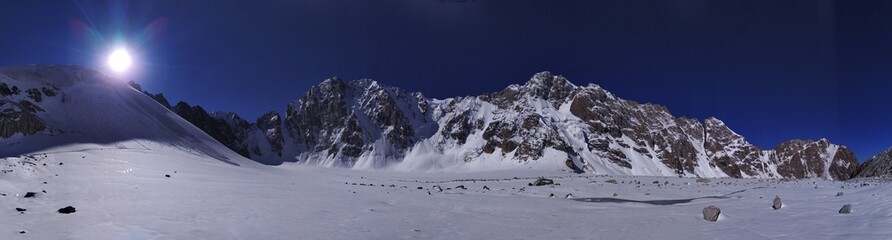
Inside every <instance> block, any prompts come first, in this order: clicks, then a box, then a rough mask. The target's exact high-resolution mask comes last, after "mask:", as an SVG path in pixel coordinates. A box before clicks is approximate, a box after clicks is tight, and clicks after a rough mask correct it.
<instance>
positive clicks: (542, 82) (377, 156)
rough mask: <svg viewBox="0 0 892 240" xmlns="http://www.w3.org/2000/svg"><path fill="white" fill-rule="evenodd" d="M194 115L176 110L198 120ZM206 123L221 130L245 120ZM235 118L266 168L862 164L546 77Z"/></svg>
mask: <svg viewBox="0 0 892 240" xmlns="http://www.w3.org/2000/svg"><path fill="white" fill-rule="evenodd" d="M146 94H147V95H149V96H155V95H152V94H149V93H147V92H146ZM153 98H156V97H153ZM156 100H158V99H156ZM164 101H166V100H165V99H163V97H162V99H160V100H159V102H164ZM162 104H163V103H162ZM168 105H169V104H168ZM186 106H188V104H186ZM174 108H176V106H174ZM185 109H186V108H183V111H175V112H178V113H179V112H183V113H184V114H183V115H186V116H190V115H192V114H191V113H189V111H185ZM207 115H208V116H211V115H214V116H215V117H214V118H216V119H218V120H219V122H218V124H222V125H233V124H232V121H225V119H227V118H228V119H232V118H238V119H240V118H239V117H238V115H237V114H234V113H223V112H219V113H210V114H207ZM190 118H194V117H190ZM202 118H203V117H202ZM187 119H188V118H187ZM190 122H191V121H190ZM196 122H199V123H200V122H201V121H199V120H197V119H196ZM235 122H238V123H239V124H234V125H236V127H230V128H231V129H232V130H231V131H233V132H238V133H239V134H234V135H236V136H238V137H236V138H237V140H236V141H234V142H233V143H230V144H226V145H227V146H230V148H231V149H234V150H237V152H239V153H240V154H242V155H244V156H246V157H249V158H251V159H254V160H257V161H260V162H263V163H266V164H281V163H285V162H303V163H308V164H315V165H322V166H337V167H352V168H394V169H404V170H413V169H412V168H413V167H408V166H415V167H416V168H417V167H419V166H430V165H433V166H438V165H442V163H429V162H428V163H415V162H413V161H416V160H414V159H408V161H404V160H406V159H407V156H410V155H412V156H415V155H419V154H420V155H426V156H427V155H430V153H428V152H425V151H422V150H420V149H428V150H427V151H431V152H433V155H435V156H437V157H436V158H446V160H443V162H448V163H449V164H447V165H448V166H438V167H446V168H448V167H454V166H455V165H458V164H462V162H464V163H471V162H474V161H475V160H480V161H508V162H517V163H518V164H515V166H512V167H517V166H518V165H519V166H523V165H524V164H527V163H531V162H535V161H537V160H539V159H540V158H543V157H544V158H547V160H545V161H552V164H550V165H552V166H553V165H555V164H554V162H560V163H561V164H558V165H563V166H566V167H567V168H569V169H570V170H574V171H578V172H595V173H607V174H632V175H669V176H673V175H675V176H699V177H725V176H727V177H778V178H806V177H819V178H832V179H848V178H851V177H853V176H854V175H855V174H856V173H857V171H858V165H859V164H858V162H857V159H855V157H854V154H853V153H852V152H851V151H850V150H848V148H846V147H845V146H840V145H836V144H832V143H830V142H829V141H828V140H826V139H819V140H796V139H794V140H789V141H785V142H782V143H779V144H778V145H777V146H775V148H774V149H765V150H763V149H762V148H760V147H757V146H755V145H752V144H750V143H749V142H747V141H746V139H745V138H744V137H743V136H741V135H739V134H737V133H735V132H734V131H732V130H731V129H730V128H729V127H728V126H727V125H726V124H725V123H724V122H722V121H721V120H719V119H717V118H714V117H710V118H707V119H704V120H703V121H702V122H701V121H699V120H697V119H693V118H685V117H675V116H673V115H672V114H671V113H670V112H669V110H668V108H667V107H666V106H663V105H659V104H652V103H637V102H634V101H630V100H625V99H622V98H619V97H616V96H615V95H613V94H612V93H610V92H608V91H607V90H605V89H603V88H601V87H600V86H598V85H597V84H588V85H586V86H577V85H575V84H573V83H572V82H570V81H569V80H567V79H566V78H564V77H563V76H560V75H553V74H551V73H550V72H547V71H544V72H539V73H536V74H534V75H533V77H531V78H530V79H529V80H528V81H527V82H525V83H524V84H511V85H509V86H507V87H506V88H505V89H503V90H501V91H497V92H493V93H488V94H482V95H478V96H461V97H453V98H445V99H431V98H426V97H424V95H423V94H421V93H412V92H408V91H405V90H402V89H400V88H397V87H390V86H385V85H382V84H380V83H379V82H378V81H375V80H371V79H359V80H352V81H344V80H343V79H340V78H337V77H333V78H329V79H326V80H324V81H322V82H321V83H320V84H318V85H315V86H313V87H311V88H310V89H309V90H308V91H307V93H306V94H304V95H303V96H302V97H301V98H298V99H295V100H292V101H290V102H289V103H288V104H287V106H286V109H285V114H284V116H282V114H280V113H278V112H270V113H268V114H265V115H264V116H261V117H259V118H258V119H257V120H256V121H255V122H254V123H247V121H244V120H240V121H235ZM245 123H247V125H245ZM258 123H261V124H258ZM202 129H208V130H206V131H208V132H214V131H213V130H214V128H213V127H207V128H202ZM211 135H212V136H213V135H215V134H211ZM217 135H220V136H222V135H225V134H217ZM221 138H222V139H224V141H221V142H230V141H229V140H227V139H229V138H226V137H221ZM245 150H247V153H246V151H245ZM558 155H560V156H558ZM562 159H563V160H562ZM484 165H492V164H484ZM496 165H498V164H496ZM438 167H433V168H425V167H421V169H422V170H432V169H437V168H438ZM416 170H417V169H416Z"/></svg>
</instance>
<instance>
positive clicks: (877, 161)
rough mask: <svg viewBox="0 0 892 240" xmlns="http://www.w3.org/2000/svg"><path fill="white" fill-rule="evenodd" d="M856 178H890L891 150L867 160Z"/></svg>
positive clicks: (891, 172)
mask: <svg viewBox="0 0 892 240" xmlns="http://www.w3.org/2000/svg"><path fill="white" fill-rule="evenodd" d="M858 177H892V148H889V149H886V151H883V152H881V153H880V154H877V155H876V156H873V157H871V158H870V159H867V161H865V162H864V164H862V165H861V171H860V172H859V173H858Z"/></svg>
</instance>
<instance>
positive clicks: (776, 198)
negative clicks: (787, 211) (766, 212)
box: [771, 196, 784, 210]
mask: <svg viewBox="0 0 892 240" xmlns="http://www.w3.org/2000/svg"><path fill="white" fill-rule="evenodd" d="M783 206H784V205H783V203H781V199H780V197H779V196H774V205H771V208H774V210H778V209H781V207H783Z"/></svg>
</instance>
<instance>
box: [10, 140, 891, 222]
mask: <svg viewBox="0 0 892 240" xmlns="http://www.w3.org/2000/svg"><path fill="white" fill-rule="evenodd" d="M168 150H170V149H161V150H153V151H144V150H139V149H104V150H99V149H89V150H83V151H74V152H55V153H49V154H28V155H24V156H20V157H10V158H0V170H3V171H2V172H0V193H2V194H3V195H0V222H2V223H3V224H0V239H90V240H101V239H889V237H890V236H892V228H888V227H882V226H889V225H890V224H892V218H890V217H889V216H892V201H890V200H892V199H890V196H892V185H889V184H888V183H884V182H879V181H876V180H853V181H827V180H814V179H808V180H791V181H788V180H763V179H759V180H756V179H713V180H712V182H711V183H708V184H705V183H699V182H696V181H695V179H692V178H678V177H642V176H592V175H579V174H572V173H561V172H554V171H535V170H526V169H524V170H502V171H490V172H471V173H437V174H431V173H421V172H394V171H369V170H347V169H340V168H320V167H306V166H279V167H263V166H261V167H245V166H241V167H239V166H233V165H230V164H225V163H222V162H219V161H216V160H213V159H209V158H208V157H207V156H203V155H193V154H184V153H183V152H178V151H168ZM60 163H64V165H60ZM43 164H46V166H44V165H43ZM165 175H169V176H170V177H166V176H165ZM538 176H546V177H549V178H551V179H553V180H554V181H555V183H559V184H560V185H550V186H539V187H535V186H528V183H529V182H531V181H533V179H535V178H536V177H538ZM610 179H613V180H615V181H616V184H613V183H610V182H608V181H609V180H610ZM654 182H655V183H654ZM459 185H461V186H462V187H463V188H460V187H459ZM419 187H420V188H421V189H419ZM440 189H442V191H440ZM44 191H46V192H44ZM26 192H36V193H37V194H36V196H35V197H33V198H24V197H23V195H24V194H25V193H26ZM837 192H843V193H844V195H843V196H836V195H837ZM552 194H553V195H554V196H555V197H554V198H550V197H549V196H550V195H552ZM570 194H572V195H571V197H572V198H569V199H568V198H566V197H567V196H568V195H570ZM775 195H779V196H780V197H781V198H782V199H783V205H784V207H783V208H782V209H780V210H772V209H771V204H772V202H771V201H772V199H773V198H774V196H775ZM844 204H852V206H853V211H852V213H850V214H839V213H837V211H838V210H839V209H840V207H842V206H843V205H844ZM710 205H713V206H717V207H719V208H721V210H722V213H721V215H720V217H719V219H718V221H717V222H708V221H704V220H703V216H702V214H701V211H702V209H703V208H704V207H706V206H710ZM66 206H72V207H74V208H76V212H75V213H71V214H60V213H58V212H57V210H58V209H60V208H63V207H66ZM15 208H23V209H25V211H24V213H19V212H17V211H16V210H15ZM22 231H24V233H20V232H22Z"/></svg>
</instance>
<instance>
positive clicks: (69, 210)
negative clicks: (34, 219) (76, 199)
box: [59, 206, 76, 214]
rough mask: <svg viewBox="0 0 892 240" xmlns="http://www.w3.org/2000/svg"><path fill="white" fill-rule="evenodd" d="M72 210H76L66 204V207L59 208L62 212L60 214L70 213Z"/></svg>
mask: <svg viewBox="0 0 892 240" xmlns="http://www.w3.org/2000/svg"><path fill="white" fill-rule="evenodd" d="M74 212H76V210H75V209H74V207H72V206H67V207H64V208H60V209H59V213H62V214H70V213H74Z"/></svg>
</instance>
